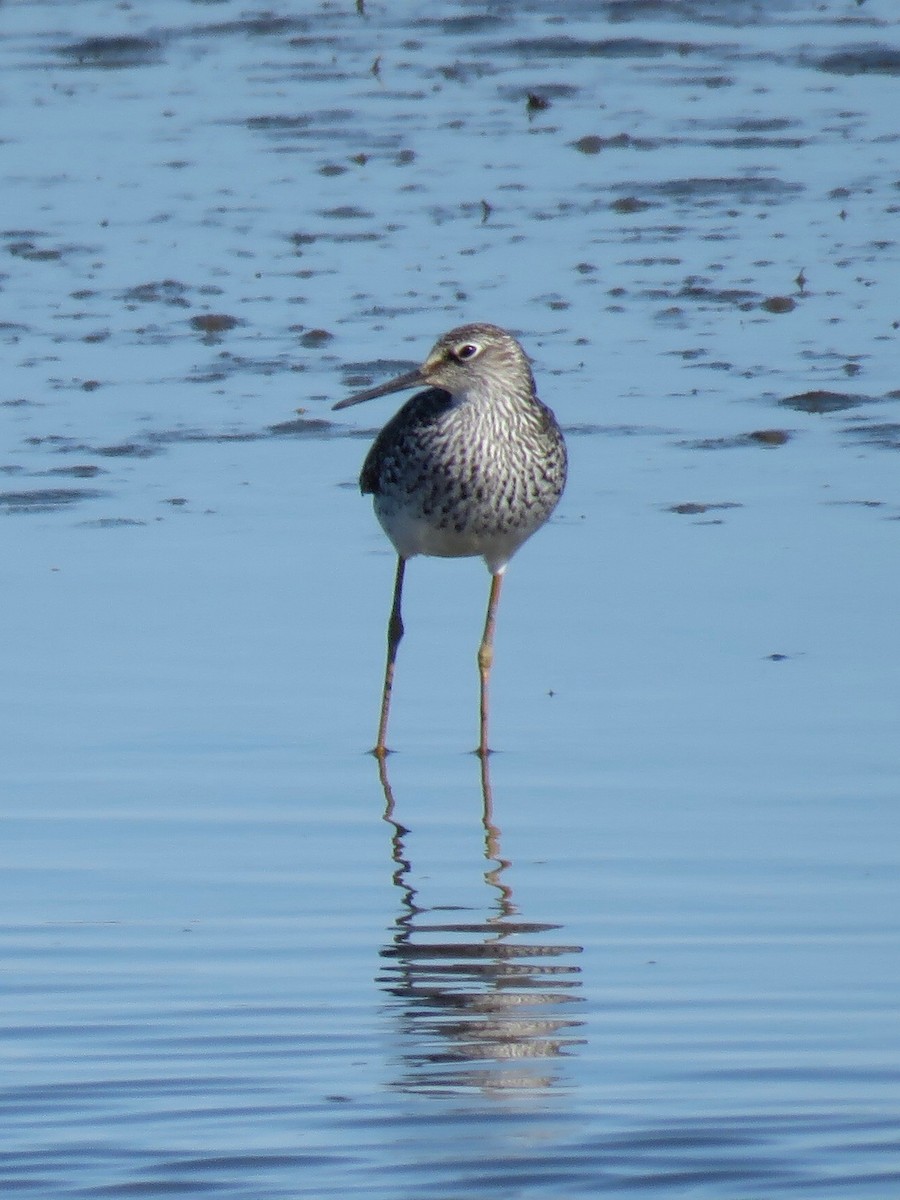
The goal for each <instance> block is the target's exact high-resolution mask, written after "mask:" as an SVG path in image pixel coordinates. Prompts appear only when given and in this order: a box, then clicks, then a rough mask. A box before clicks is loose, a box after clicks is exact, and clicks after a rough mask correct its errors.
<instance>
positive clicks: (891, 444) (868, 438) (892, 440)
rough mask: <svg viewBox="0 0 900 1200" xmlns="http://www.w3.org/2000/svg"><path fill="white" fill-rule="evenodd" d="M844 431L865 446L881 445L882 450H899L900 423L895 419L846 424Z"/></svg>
mask: <svg viewBox="0 0 900 1200" xmlns="http://www.w3.org/2000/svg"><path fill="white" fill-rule="evenodd" d="M844 432H845V433H847V434H848V435H849V436H850V437H853V438H856V439H858V440H859V441H861V442H863V443H864V444H865V445H867V446H881V447H882V449H884V450H900V423H898V422H896V421H882V422H880V423H874V422H873V423H872V424H871V425H870V424H867V423H860V424H858V425H848V426H847V428H846V429H845V431H844Z"/></svg>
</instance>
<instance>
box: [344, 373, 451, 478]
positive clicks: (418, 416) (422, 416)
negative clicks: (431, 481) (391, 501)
mask: <svg viewBox="0 0 900 1200" xmlns="http://www.w3.org/2000/svg"><path fill="white" fill-rule="evenodd" d="M451 402H452V396H451V395H450V393H449V392H445V391H443V389H442V388H429V389H428V390H427V391H425V392H416V394H415V396H411V397H410V398H409V400H407V402H406V403H405V404H404V405H403V407H402V408H400V409H399V410H398V411H397V412H396V413H395V414H394V415H393V416H392V417H391V419H390V420H389V421H388V423H387V425H385V427H384V428H383V429H382V430H381V432H380V433H379V434H378V436H377V437H376V438H375V441H374V442H373V443H372V445H371V448H370V449H369V453H368V454H367V455H366V461H365V462H364V463H363V466H362V471H360V473H359V490H360V491H361V492H362V494H363V495H364V496H368V495H377V494H378V493H379V492H380V491H381V490H382V479H383V478H384V474H385V471H386V470H387V471H389V472H391V473H396V471H397V470H398V469H402V463H403V460H404V458H406V457H407V455H408V454H409V452H410V451H411V450H412V449H413V448H414V447H415V446H416V444H417V443H418V442H420V441H421V439H422V437H423V436H424V435H426V432H427V429H428V426H429V425H433V424H434V422H435V421H436V420H437V418H438V417H440V416H441V414H442V413H445V412H446V411H447V409H448V408H449V407H450V405H451Z"/></svg>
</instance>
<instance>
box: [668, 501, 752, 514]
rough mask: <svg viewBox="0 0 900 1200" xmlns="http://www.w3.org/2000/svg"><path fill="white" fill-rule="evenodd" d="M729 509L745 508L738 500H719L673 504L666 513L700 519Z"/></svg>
mask: <svg viewBox="0 0 900 1200" xmlns="http://www.w3.org/2000/svg"><path fill="white" fill-rule="evenodd" d="M729 508H743V505H742V504H739V503H738V502H737V501H736V500H719V501H715V502H713V503H705V502H703V501H698V500H687V501H684V502H683V503H681V504H671V505H669V507H668V508H666V509H665V511H666V512H670V513H677V514H678V516H681V517H699V516H703V515H704V514H705V513H709V512H722V511H724V510H725V509H729Z"/></svg>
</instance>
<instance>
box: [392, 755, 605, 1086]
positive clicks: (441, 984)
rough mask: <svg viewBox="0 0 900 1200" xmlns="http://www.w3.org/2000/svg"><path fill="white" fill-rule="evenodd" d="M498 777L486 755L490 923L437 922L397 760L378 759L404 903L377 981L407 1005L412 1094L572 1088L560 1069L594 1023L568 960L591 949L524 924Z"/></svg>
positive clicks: (407, 1082) (401, 1015) (548, 928)
mask: <svg viewBox="0 0 900 1200" xmlns="http://www.w3.org/2000/svg"><path fill="white" fill-rule="evenodd" d="M489 770H490V768H489V761H488V758H487V756H484V757H482V758H481V759H480V771H481V793H482V800H483V815H482V822H483V828H484V857H485V860H486V862H487V870H485V871H484V872H483V877H484V882H485V885H486V887H487V889H488V894H487V895H486V896H485V899H484V904H485V915H484V918H483V919H474V920H472V921H452V922H445V921H435V920H434V919H430V918H429V913H434V912H435V911H436V910H435V909H430V908H429V907H428V906H427V905H424V904H423V903H422V902H421V901H420V899H419V889H418V888H417V887H416V886H415V884H414V882H413V866H412V862H411V859H410V856H409V853H408V851H407V848H406V841H407V837H408V835H409V834H410V830H409V829H408V828H407V827H406V826H405V825H403V824H402V823H401V822H400V821H399V820H398V819H397V815H396V802H395V799H394V793H393V790H392V788H391V784H390V780H389V778H388V771H387V760H386V759H385V758H380V759H378V772H379V778H380V781H381V785H382V788H383V790H384V798H385V811H384V819H385V821H386V822H387V823H388V825H389V826H390V827H391V857H392V860H393V866H394V870H393V882H394V885H395V886H396V888H397V890H398V892H399V893H400V908H399V912H398V914H397V917H396V918H395V922H394V927H393V930H392V937H391V939H390V941H389V942H388V944H387V945H386V946H385V947H384V948H383V949H382V951H381V954H382V957H383V958H384V959H385V960H386V966H385V969H384V973H383V974H382V975H381V976H380V977H379V980H378V982H379V983H381V984H382V985H383V986H384V988H385V990H386V991H387V992H388V993H389V994H390V995H391V996H393V997H394V998H395V999H396V1001H397V1003H396V1005H395V1006H394V1007H395V1011H396V1015H397V1017H398V1021H399V1025H400V1030H401V1033H402V1037H403V1049H402V1062H403V1073H402V1075H401V1077H400V1078H399V1079H398V1080H396V1084H395V1085H396V1086H397V1087H399V1088H401V1089H403V1090H406V1091H416V1092H432V1093H442V1094H447V1093H448V1092H458V1091H467V1092H469V1091H472V1090H478V1091H481V1092H483V1093H493V1094H508V1093H509V1092H512V1091H515V1092H519V1093H521V1092H523V1091H525V1092H528V1091H530V1092H546V1091H547V1090H548V1089H551V1088H553V1087H555V1086H558V1085H560V1084H561V1083H562V1082H564V1081H563V1079H562V1077H561V1064H560V1063H559V1061H557V1062H553V1060H559V1059H561V1058H562V1057H563V1056H565V1055H566V1054H568V1053H570V1052H571V1050H572V1048H573V1047H574V1046H577V1045H579V1044H580V1043H581V1041H582V1040H583V1039H581V1038H579V1037H577V1036H576V1030H577V1029H578V1028H579V1027H580V1026H581V1025H582V1024H583V1022H582V1021H580V1020H577V1019H575V1014H574V1013H573V1012H572V1005H573V1004H575V1003H576V1002H579V1001H580V1000H581V997H580V996H579V995H578V994H577V991H578V989H579V988H580V978H579V975H580V968H579V967H577V966H575V965H574V964H573V963H572V962H571V961H569V960H570V958H571V956H573V955H575V954H579V953H580V952H581V950H582V947H581V946H572V945H562V944H559V943H558V942H555V941H552V940H549V939H545V940H537V939H538V938H539V936H540V935H544V934H548V933H552V932H553V931H555V930H558V929H559V928H560V926H558V925H550V924H544V923H539V922H535V921H526V920H524V919H523V918H522V917H521V916H520V915H519V911H518V908H517V907H516V904H515V902H514V899H513V890H512V886H511V885H510V883H509V882H508V879H507V873H508V872H509V870H510V867H511V863H510V861H509V860H508V859H505V858H504V857H503V856H502V853H501V849H500V829H499V828H498V827H497V825H496V823H495V821H494V804H493V795H492V792H491V781H490V774H489ZM479 908H480V905H479ZM441 911H442V912H444V911H446V908H443V907H442V909H441ZM455 911H456V912H460V911H461V910H460V909H455ZM463 911H464V910H463Z"/></svg>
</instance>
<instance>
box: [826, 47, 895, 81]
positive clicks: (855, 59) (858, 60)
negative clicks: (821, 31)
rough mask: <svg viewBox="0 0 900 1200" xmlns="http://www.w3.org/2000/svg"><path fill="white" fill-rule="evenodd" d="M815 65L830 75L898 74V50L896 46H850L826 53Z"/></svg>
mask: <svg viewBox="0 0 900 1200" xmlns="http://www.w3.org/2000/svg"><path fill="white" fill-rule="evenodd" d="M816 65H817V66H818V68H819V70H820V71H827V72H829V73H830V74H832V75H900V50H898V49H897V47H896V46H882V45H868V46H851V47H848V48H847V49H846V50H835V51H834V52H833V53H831V54H826V55H825V57H824V58H822V59H820V60H819V61H818V63H817V64H816Z"/></svg>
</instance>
